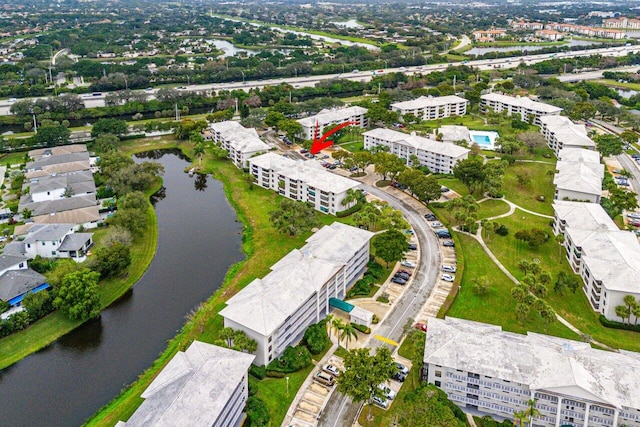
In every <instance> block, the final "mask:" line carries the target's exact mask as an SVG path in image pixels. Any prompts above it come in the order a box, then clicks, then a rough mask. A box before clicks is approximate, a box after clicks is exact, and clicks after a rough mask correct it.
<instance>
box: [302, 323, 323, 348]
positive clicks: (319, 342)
mask: <svg viewBox="0 0 640 427" xmlns="http://www.w3.org/2000/svg"><path fill="white" fill-rule="evenodd" d="M328 341H329V340H328V337H327V329H326V328H325V326H324V324H323V322H322V323H316V324H314V325H311V326H309V327H308V328H307V330H306V331H304V337H303V338H302V343H303V344H304V345H306V346H307V348H308V349H309V352H311V354H319V353H321V352H322V350H324V348H325V347H326V345H327V342H328Z"/></svg>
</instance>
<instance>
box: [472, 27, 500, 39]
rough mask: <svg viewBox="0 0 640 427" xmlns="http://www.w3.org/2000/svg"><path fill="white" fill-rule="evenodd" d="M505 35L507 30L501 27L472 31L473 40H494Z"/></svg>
mask: <svg viewBox="0 0 640 427" xmlns="http://www.w3.org/2000/svg"><path fill="white" fill-rule="evenodd" d="M506 36H507V32H506V31H505V30H502V29H490V30H477V31H474V32H473V39H474V40H475V41H494V40H495V39H501V38H503V37H506Z"/></svg>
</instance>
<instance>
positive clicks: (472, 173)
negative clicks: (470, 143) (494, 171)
mask: <svg viewBox="0 0 640 427" xmlns="http://www.w3.org/2000/svg"><path fill="white" fill-rule="evenodd" d="M483 166H484V165H483V164H482V158H481V157H470V158H468V159H464V160H461V161H459V162H458V163H457V164H456V166H455V167H454V168H453V176H455V177H456V178H458V179H459V180H460V181H462V183H463V184H464V185H466V186H467V189H468V190H469V193H472V194H473V192H474V191H475V190H476V189H477V188H478V187H479V186H480V185H481V184H482V183H483V182H484V179H485V170H484V167H483Z"/></svg>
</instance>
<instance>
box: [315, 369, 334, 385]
mask: <svg viewBox="0 0 640 427" xmlns="http://www.w3.org/2000/svg"><path fill="white" fill-rule="evenodd" d="M313 380H314V381H315V382H317V383H319V384H322V385H325V386H327V387H333V385H334V384H335V383H336V379H335V378H334V377H333V376H332V375H329V374H328V373H326V372H322V371H320V372H317V373H316V374H315V375H314V377H313Z"/></svg>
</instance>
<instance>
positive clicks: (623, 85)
mask: <svg viewBox="0 0 640 427" xmlns="http://www.w3.org/2000/svg"><path fill="white" fill-rule="evenodd" d="M594 81H595V82H596V83H600V84H603V85H606V86H613V87H617V88H620V89H628V90H637V91H640V83H624V82H619V81H617V80H611V79H599V80H594Z"/></svg>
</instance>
